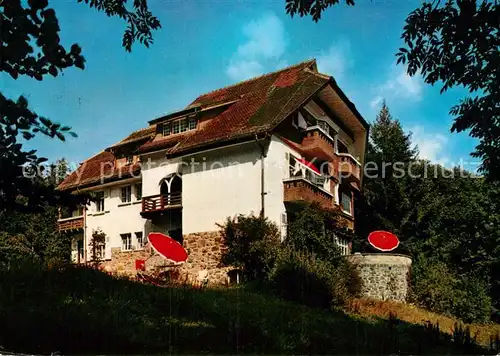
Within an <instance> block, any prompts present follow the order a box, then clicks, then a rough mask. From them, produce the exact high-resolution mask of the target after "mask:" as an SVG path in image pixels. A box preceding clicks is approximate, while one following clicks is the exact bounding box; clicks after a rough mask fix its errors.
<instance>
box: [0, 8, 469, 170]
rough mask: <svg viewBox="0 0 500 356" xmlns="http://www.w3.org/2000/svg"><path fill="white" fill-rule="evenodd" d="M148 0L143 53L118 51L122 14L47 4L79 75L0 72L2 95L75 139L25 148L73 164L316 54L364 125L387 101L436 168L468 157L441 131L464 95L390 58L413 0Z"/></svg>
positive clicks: (462, 137)
mask: <svg viewBox="0 0 500 356" xmlns="http://www.w3.org/2000/svg"><path fill="white" fill-rule="evenodd" d="M149 3H150V7H151V9H152V11H153V12H154V13H155V15H157V17H158V18H159V19H160V21H161V23H162V26H163V28H162V29H161V30H160V31H158V32H156V33H155V42H154V44H153V45H152V46H151V48H149V49H146V48H143V47H142V46H141V45H140V44H136V45H135V46H134V48H133V51H132V53H126V52H125V50H124V49H123V48H122V47H121V36H122V34H123V30H124V28H125V25H124V23H123V22H122V21H120V20H119V19H110V18H107V17H106V16H105V15H104V14H102V13H98V12H96V11H95V10H93V9H90V8H88V7H87V6H85V5H83V4H79V3H77V2H76V1H75V0H59V1H52V4H51V6H52V7H54V8H55V10H56V12H57V15H58V17H59V21H60V27H61V38H62V41H63V44H65V45H68V47H69V46H70V45H71V44H72V43H75V42H76V43H78V44H80V45H81V46H82V48H83V54H84V56H85V58H86V61H87V62H86V68H85V70H84V71H81V70H79V69H77V68H71V69H69V70H66V71H65V72H64V74H63V75H60V76H58V77H57V78H51V77H50V78H49V77H47V78H46V79H44V80H43V81H42V82H37V81H36V80H33V79H30V78H21V79H18V80H15V81H14V80H12V79H11V78H10V77H8V76H6V75H5V74H1V76H0V82H1V84H2V91H4V93H5V94H7V95H8V96H9V97H11V98H13V97H17V96H18V95H20V94H23V95H25V96H27V97H28V99H29V102H30V106H31V108H32V109H34V110H35V111H36V112H37V113H39V114H41V115H44V116H46V117H48V118H50V119H52V120H53V121H58V122H62V123H64V124H67V125H70V126H72V127H73V130H74V131H75V132H76V133H77V134H78V138H75V139H73V138H69V139H68V141H67V142H65V143H62V142H58V141H56V140H50V139H46V138H41V139H36V140H35V141H33V143H32V145H33V146H34V147H36V148H37V149H38V151H39V153H40V155H43V156H46V157H48V158H49V159H51V160H55V159H57V158H60V157H66V158H67V159H68V160H69V161H70V162H71V163H72V164H73V165H74V164H77V163H78V162H81V161H82V160H84V159H86V158H88V157H90V156H92V155H93V154H95V153H97V152H99V151H100V150H102V149H104V148H105V147H107V146H109V145H111V144H113V143H115V142H116V141H118V140H120V139H121V138H123V137H125V136H126V135H127V134H128V133H130V132H131V131H134V130H136V129H139V128H141V127H145V126H146V125H147V121H148V120H151V119H153V118H155V117H158V116H160V115H162V114H164V113H166V112H169V111H172V110H176V109H180V108H182V107H184V106H185V105H187V104H188V103H189V102H190V101H192V100H193V99H194V98H195V97H196V96H197V95H199V94H201V93H203V92H206V91H209V90H213V89H216V88H218V87H222V86H225V85H228V84H231V83H234V82H237V81H239V80H242V79H246V78H249V77H251V76H254V75H259V74H262V73H265V72H269V71H273V70H276V69H278V68H280V67H283V66H287V65H292V64H294V63H297V62H301V61H303V60H306V59H309V58H316V59H317V60H318V66H319V69H320V71H321V72H323V73H326V74H329V75H332V76H333V77H335V79H336V80H337V82H338V83H339V84H340V86H341V88H342V89H343V90H344V91H345V92H346V94H347V95H348V97H350V99H351V101H352V102H353V103H354V104H355V105H356V107H357V108H358V110H359V111H360V112H361V114H362V115H363V116H364V117H365V119H366V120H367V121H369V122H371V121H373V120H374V119H375V115H376V113H377V111H378V110H379V109H380V105H381V101H382V99H385V100H386V102H387V104H388V106H389V108H390V110H391V112H392V114H393V116H394V117H396V118H398V119H400V121H401V122H402V124H403V126H404V128H405V129H406V130H411V131H412V132H413V133H414V142H415V143H416V144H418V145H419V148H420V152H421V156H422V157H423V158H427V159H430V160H432V161H435V162H441V163H444V164H446V165H452V164H453V163H458V161H459V160H460V159H463V160H465V161H469V162H474V160H473V159H472V158H471V157H470V156H469V153H470V152H471V151H472V150H473V148H474V146H475V145H476V142H475V140H474V139H471V138H470V137H468V135H467V134H466V133H462V134H456V133H453V134H452V133H450V132H449V128H450V126H451V123H452V117H451V116H450V115H449V114H448V110H449V108H450V107H451V106H453V105H454V104H455V103H457V102H458V100H459V98H460V97H462V96H464V95H465V94H466V92H465V91H464V90H462V89H454V90H452V91H450V92H448V93H445V94H444V95H440V94H439V87H431V86H429V85H427V84H425V83H423V81H422V79H421V78H420V77H413V78H410V77H408V76H407V75H406V74H405V68H404V67H403V66H396V64H395V53H396V52H397V49H398V48H399V47H401V44H402V43H401V40H400V34H401V29H402V28H403V23H404V19H405V18H406V15H407V14H408V13H409V12H410V11H411V10H412V9H414V8H416V7H417V6H418V5H419V1H409V0H408V1H396V0H383V1H382V0H373V1H358V4H357V5H356V6H355V7H347V6H336V7H335V8H331V9H329V10H327V11H326V13H325V14H324V16H323V18H322V19H321V20H320V22H319V23H314V22H313V21H312V20H311V19H310V18H299V17H295V18H293V19H292V18H290V17H289V16H287V15H286V14H285V10H284V0H267V1H256V0H255V1H248V0H239V1H176V0H172V1H163V0H149ZM473 167H474V165H473V164H472V165H469V166H466V168H470V169H472V168H473Z"/></svg>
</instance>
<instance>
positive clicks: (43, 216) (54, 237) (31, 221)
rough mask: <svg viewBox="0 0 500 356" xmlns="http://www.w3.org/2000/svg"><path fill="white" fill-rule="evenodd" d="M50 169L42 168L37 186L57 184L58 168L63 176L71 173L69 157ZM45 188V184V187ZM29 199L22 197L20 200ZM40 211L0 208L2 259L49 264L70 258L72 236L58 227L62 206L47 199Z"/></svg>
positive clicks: (59, 174)
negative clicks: (55, 175)
mask: <svg viewBox="0 0 500 356" xmlns="http://www.w3.org/2000/svg"><path fill="white" fill-rule="evenodd" d="M49 167H51V169H50V170H41V172H40V175H37V176H36V177H35V178H34V179H33V181H34V182H35V184H37V186H40V187H44V186H48V187H50V188H47V189H53V187H54V184H55V182H54V179H55V178H54V172H57V174H58V176H59V178H58V179H64V177H65V176H66V175H67V174H68V173H69V169H68V166H67V164H66V160H65V159H60V160H57V161H56V163H54V164H52V165H50V166H49ZM44 189H45V188H44ZM25 200H26V199H25V198H24V197H23V198H18V201H19V203H22V202H23V201H25ZM41 208H42V209H40V210H39V211H37V212H33V211H12V210H2V211H0V227H1V230H0V250H1V252H0V255H1V257H0V259H3V260H4V261H6V262H8V263H11V262H14V261H19V260H32V261H33V260H34V261H38V262H41V263H45V264H51V265H55V264H60V263H66V262H69V260H70V251H71V236H70V235H69V234H67V233H62V232H59V231H58V225H57V219H58V216H59V214H58V207H56V206H52V205H50V204H49V203H48V202H45V203H44V205H42V206H41Z"/></svg>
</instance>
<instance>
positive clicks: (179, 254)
mask: <svg viewBox="0 0 500 356" xmlns="http://www.w3.org/2000/svg"><path fill="white" fill-rule="evenodd" d="M148 240H149V243H150V244H151V246H152V247H153V249H154V250H155V251H156V252H157V253H158V254H159V255H160V256H162V257H163V258H165V259H167V260H169V261H172V262H174V263H176V264H177V263H183V262H186V260H187V258H188V254H187V252H186V250H185V249H184V247H182V245H181V244H180V243H178V242H177V241H175V240H174V239H172V238H171V237H170V236H167V235H164V234H161V233H159V232H152V233H150V234H149V235H148Z"/></svg>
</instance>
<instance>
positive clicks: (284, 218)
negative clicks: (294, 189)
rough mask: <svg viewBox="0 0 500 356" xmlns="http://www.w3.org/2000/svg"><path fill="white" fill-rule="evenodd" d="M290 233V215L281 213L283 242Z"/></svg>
mask: <svg viewBox="0 0 500 356" xmlns="http://www.w3.org/2000/svg"><path fill="white" fill-rule="evenodd" d="M287 231H288V215H287V213H281V241H283V240H285V238H286V234H287Z"/></svg>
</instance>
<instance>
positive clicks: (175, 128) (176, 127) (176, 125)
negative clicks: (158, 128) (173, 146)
mask: <svg viewBox="0 0 500 356" xmlns="http://www.w3.org/2000/svg"><path fill="white" fill-rule="evenodd" d="M180 124H181V122H180V121H179V120H177V121H174V122H173V123H172V132H173V133H174V134H177V133H179V132H180Z"/></svg>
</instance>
